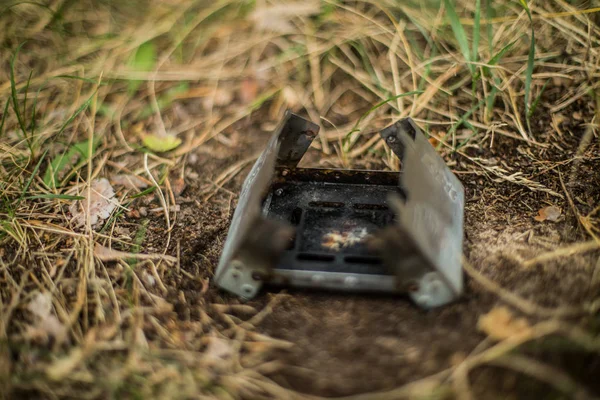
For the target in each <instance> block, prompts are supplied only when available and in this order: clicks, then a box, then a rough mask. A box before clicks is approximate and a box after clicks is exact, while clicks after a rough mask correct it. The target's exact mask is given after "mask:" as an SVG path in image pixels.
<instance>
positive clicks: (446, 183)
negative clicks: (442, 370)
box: [216, 112, 464, 309]
mask: <svg viewBox="0 0 600 400" xmlns="http://www.w3.org/2000/svg"><path fill="white" fill-rule="evenodd" d="M318 131H319V127H318V125H316V124H314V123H312V122H310V121H308V120H305V119H303V118H301V117H299V116H297V115H294V114H292V113H289V112H286V115H285V117H284V119H283V121H282V122H281V123H280V125H279V126H278V128H277V129H276V131H275V133H274V135H273V137H272V138H271V140H270V141H269V143H268V145H267V147H266V149H265V150H264V151H263V153H262V154H261V156H260V157H259V159H258V160H257V161H256V163H255V165H254V167H253V168H252V170H251V172H250V174H249V175H248V177H247V178H246V181H245V182H244V185H243V187H242V190H241V194H240V198H239V202H238V206H237V208H236V211H235V213H234V216H233V220H232V222H231V227H230V229H229V233H228V236H227V241H226V243H225V247H224V249H223V254H222V256H221V260H220V262H219V266H218V268H217V271H216V282H217V284H218V285H219V286H220V287H221V288H223V289H225V290H228V291H229V292H232V293H235V294H236V295H238V296H240V297H242V298H245V299H249V298H252V297H254V296H256V295H257V293H258V292H259V290H260V289H261V287H262V286H263V284H266V283H268V284H273V285H286V286H296V287H307V288H321V289H329V290H342V291H352V292H357V291H361V292H389V293H406V294H408V295H409V296H410V297H411V298H412V299H413V301H414V302H415V303H416V304H417V305H418V306H420V307H422V308H425V309H427V308H432V307H437V306H441V305H443V304H447V303H448V302H450V301H452V300H454V299H456V298H457V297H458V296H460V294H461V293H462V289H463V277H462V268H461V257H462V238H463V208H464V189H463V186H462V185H461V183H460V182H459V181H458V179H457V178H456V177H455V176H454V174H453V173H452V172H451V171H450V169H449V168H448V167H447V166H446V165H445V163H444V161H443V159H442V158H441V157H440V156H439V155H438V154H437V152H436V150H435V149H434V148H433V147H432V146H431V144H430V143H429V142H428V140H427V139H426V137H425V136H424V135H423V133H422V132H421V131H420V129H419V128H418V127H417V126H416V125H415V123H414V122H413V121H412V120H411V119H404V120H400V121H398V122H396V123H395V124H393V125H391V126H389V127H388V128H385V129H384V130H382V131H381V132H380V135H381V136H382V138H383V139H384V140H385V142H386V143H387V144H388V146H389V147H390V148H391V150H392V151H393V152H394V153H395V154H396V155H397V156H398V158H399V159H400V160H401V165H402V171H401V172H388V171H359V170H333V169H314V168H299V167H298V163H299V162H300V159H301V158H302V156H303V155H304V153H305V152H306V150H307V149H308V147H309V146H310V144H311V142H312V140H313V139H314V138H315V137H316V136H317V133H318Z"/></svg>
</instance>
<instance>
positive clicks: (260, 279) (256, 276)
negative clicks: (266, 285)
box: [252, 272, 263, 281]
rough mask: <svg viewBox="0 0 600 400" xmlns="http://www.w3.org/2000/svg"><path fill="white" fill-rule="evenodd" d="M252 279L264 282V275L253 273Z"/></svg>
mask: <svg viewBox="0 0 600 400" xmlns="http://www.w3.org/2000/svg"><path fill="white" fill-rule="evenodd" d="M252 279H254V280H255V281H262V280H263V275H262V274H261V273H260V272H253V273H252Z"/></svg>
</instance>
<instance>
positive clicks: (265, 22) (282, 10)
mask: <svg viewBox="0 0 600 400" xmlns="http://www.w3.org/2000/svg"><path fill="white" fill-rule="evenodd" d="M319 12H321V4H320V2H318V1H316V0H313V1H309V0H307V1H290V2H277V3H275V4H273V5H267V6H263V7H257V8H256V9H255V10H254V11H253V12H252V14H250V20H251V21H252V22H254V25H255V26H256V28H257V29H260V30H263V31H271V32H277V33H291V32H293V31H294V26H293V24H292V23H291V19H292V18H294V17H308V16H311V15H315V14H318V13H319Z"/></svg>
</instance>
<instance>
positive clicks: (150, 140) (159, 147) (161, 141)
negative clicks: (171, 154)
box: [142, 134, 181, 153]
mask: <svg viewBox="0 0 600 400" xmlns="http://www.w3.org/2000/svg"><path fill="white" fill-rule="evenodd" d="M142 143H144V146H146V147H147V148H148V149H150V150H152V151H154V152H156V153H165V152H167V151H171V150H173V149H176V148H177V147H179V145H180V144H181V139H179V138H178V137H177V136H173V135H166V136H164V135H155V134H142Z"/></svg>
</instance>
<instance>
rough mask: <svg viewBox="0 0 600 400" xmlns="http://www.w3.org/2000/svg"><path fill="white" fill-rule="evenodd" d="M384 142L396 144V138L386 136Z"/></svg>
mask: <svg viewBox="0 0 600 400" xmlns="http://www.w3.org/2000/svg"><path fill="white" fill-rule="evenodd" d="M386 141H387V142H388V143H394V142H396V136H388V137H387V139H386Z"/></svg>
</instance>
